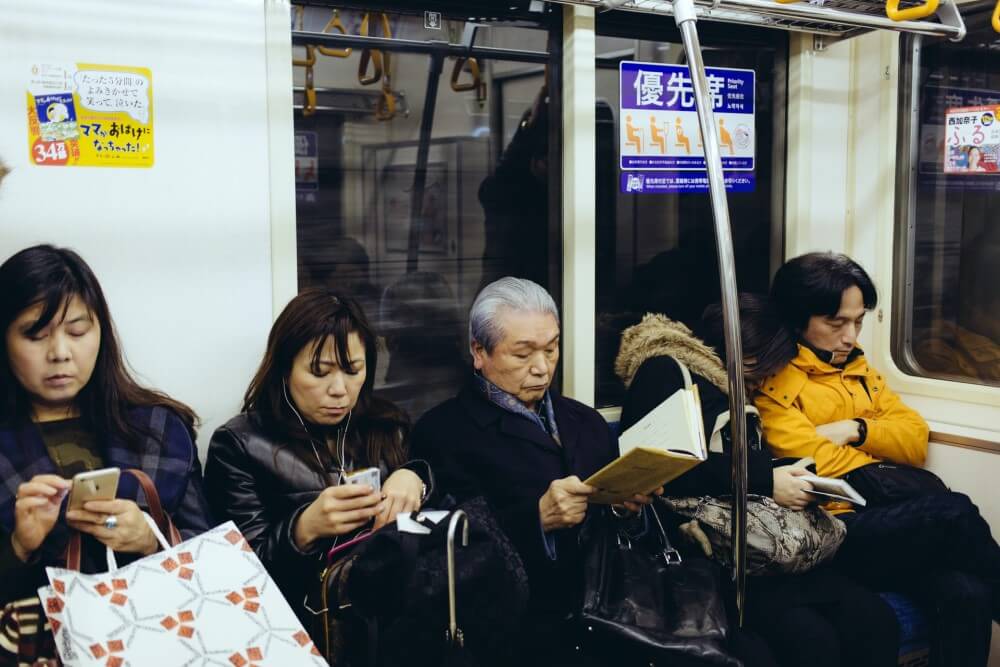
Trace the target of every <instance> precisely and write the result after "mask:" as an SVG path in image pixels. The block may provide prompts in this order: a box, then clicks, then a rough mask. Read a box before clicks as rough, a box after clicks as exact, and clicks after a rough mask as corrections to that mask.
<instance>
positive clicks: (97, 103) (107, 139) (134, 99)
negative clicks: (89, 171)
mask: <svg viewBox="0 0 1000 667" xmlns="http://www.w3.org/2000/svg"><path fill="white" fill-rule="evenodd" d="M26 96H27V114H28V150H29V151H30V154H31V162H32V163H33V164H36V165H42V166H54V167H131V168H148V167H152V166H153V74H152V72H151V71H150V70H149V69H147V68H145V67H127V66H122V65H93V64H87V63H76V64H52V63H48V64H43V63H36V64H34V65H32V66H31V72H30V77H29V79H28V90H27V92H26Z"/></svg>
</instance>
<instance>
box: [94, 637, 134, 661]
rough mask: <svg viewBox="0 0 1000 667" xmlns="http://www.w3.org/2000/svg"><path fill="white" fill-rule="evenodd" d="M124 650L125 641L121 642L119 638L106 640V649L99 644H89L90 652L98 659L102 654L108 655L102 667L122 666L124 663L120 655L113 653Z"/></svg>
mask: <svg viewBox="0 0 1000 667" xmlns="http://www.w3.org/2000/svg"><path fill="white" fill-rule="evenodd" d="M124 650H125V642H123V641H122V640H121V639H112V640H111V641H109V642H107V649H105V648H104V647H103V646H101V645H100V644H91V646H90V652H91V653H92V654H93V656H94V657H95V658H97V659H98V660H100V659H101V658H103V657H104V656H107V657H108V659H107V661H105V663H104V667H122V665H124V664H125V660H124V659H123V658H122V657H120V656H117V655H114V654H115V653H121V652H123V651H124Z"/></svg>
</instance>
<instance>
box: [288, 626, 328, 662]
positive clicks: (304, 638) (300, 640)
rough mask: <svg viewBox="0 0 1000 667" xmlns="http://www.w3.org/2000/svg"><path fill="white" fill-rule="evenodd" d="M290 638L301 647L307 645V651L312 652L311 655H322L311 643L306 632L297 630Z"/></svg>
mask: <svg viewBox="0 0 1000 667" xmlns="http://www.w3.org/2000/svg"><path fill="white" fill-rule="evenodd" d="M292 639H294V640H295V642H296V643H297V644H298V645H299V646H301V647H302V648H305V647H306V646H309V652H310V653H312V654H313V655H319V656H320V657H322V655H320V652H319V650H318V649H317V648H316V645H315V644H313V643H312V639H310V638H309V635H308V634H306V633H305V631H303V630H299V631H298V632H296V633H295V634H294V635H292Z"/></svg>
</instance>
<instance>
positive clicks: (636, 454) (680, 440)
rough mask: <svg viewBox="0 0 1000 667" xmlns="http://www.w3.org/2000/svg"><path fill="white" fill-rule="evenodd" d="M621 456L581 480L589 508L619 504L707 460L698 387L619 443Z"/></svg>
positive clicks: (668, 403)
mask: <svg viewBox="0 0 1000 667" xmlns="http://www.w3.org/2000/svg"><path fill="white" fill-rule="evenodd" d="M618 446H619V449H620V451H621V456H619V457H618V458H617V459H615V460H614V461H612V462H611V463H609V464H608V465H606V466H604V467H603V468H601V469H600V470H598V471H597V472H596V473H594V474H593V475H591V476H590V477H589V478H588V479H586V480H584V482H585V483H586V484H589V485H590V486H593V487H596V488H597V489H598V491H597V493H595V494H594V495H592V496H591V497H590V502H592V503H598V504H611V503H620V502H623V501H625V500H628V499H630V498H631V497H632V496H634V495H635V494H637V493H649V492H650V491H652V490H654V489H656V488H658V487H660V486H662V485H664V484H666V483H667V482H669V481H670V480H672V479H675V478H677V477H680V476H681V475H682V474H684V473H685V472H687V471H688V470H690V469H691V468H693V467H695V466H696V465H698V464H699V463H701V462H702V461H704V460H705V459H706V458H707V456H708V451H707V447H706V444H705V428H704V426H703V424H702V421H701V402H700V401H699V400H698V387H696V386H691V387H690V388H685V389H679V390H677V391H676V392H674V393H673V394H672V395H671V396H670V398H668V399H667V400H665V401H663V402H662V403H660V404H659V405H658V406H656V407H655V408H653V410H652V411H650V412H649V414H647V415H646V416H645V417H643V418H642V419H640V420H639V421H638V422H636V423H635V424H634V425H633V426H632V428H630V429H628V430H627V431H625V432H624V433H622V435H621V437H620V438H619V439H618Z"/></svg>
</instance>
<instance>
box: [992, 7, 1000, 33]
mask: <svg viewBox="0 0 1000 667" xmlns="http://www.w3.org/2000/svg"><path fill="white" fill-rule="evenodd" d="M993 29H994V30H996V31H997V32H1000V0H997V6H996V8H995V9H994V10H993Z"/></svg>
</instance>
